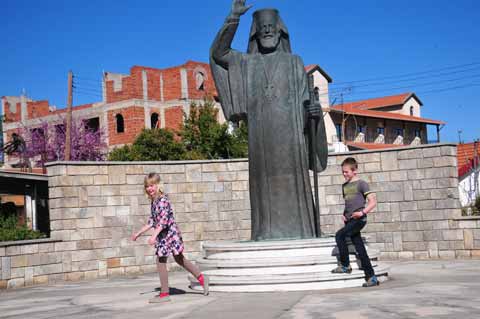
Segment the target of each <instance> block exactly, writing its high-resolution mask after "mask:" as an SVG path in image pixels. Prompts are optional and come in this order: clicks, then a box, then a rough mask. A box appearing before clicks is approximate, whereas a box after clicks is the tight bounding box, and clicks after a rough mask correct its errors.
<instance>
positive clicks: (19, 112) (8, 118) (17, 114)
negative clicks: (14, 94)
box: [3, 101, 22, 123]
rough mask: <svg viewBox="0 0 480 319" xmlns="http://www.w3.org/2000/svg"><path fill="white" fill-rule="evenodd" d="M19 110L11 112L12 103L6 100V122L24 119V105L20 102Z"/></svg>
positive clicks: (18, 104)
mask: <svg viewBox="0 0 480 319" xmlns="http://www.w3.org/2000/svg"><path fill="white" fill-rule="evenodd" d="M16 105H17V112H15V113H12V112H10V103H9V102H7V101H5V109H4V112H5V113H3V114H4V115H5V122H7V123H10V122H19V121H20V120H21V119H22V107H21V105H20V103H17V104H16Z"/></svg>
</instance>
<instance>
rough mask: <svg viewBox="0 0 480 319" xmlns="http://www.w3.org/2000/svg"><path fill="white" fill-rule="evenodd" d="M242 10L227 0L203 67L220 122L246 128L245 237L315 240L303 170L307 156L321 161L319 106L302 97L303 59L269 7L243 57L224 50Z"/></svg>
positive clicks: (320, 165) (260, 14)
mask: <svg viewBox="0 0 480 319" xmlns="http://www.w3.org/2000/svg"><path fill="white" fill-rule="evenodd" d="M250 7H251V6H246V5H245V0H234V1H233V4H232V10H231V13H230V15H229V16H228V17H227V19H226V21H225V23H224V25H223V26H222V28H221V29H220V31H219V33H218V35H217V37H216V38H215V40H214V42H213V44H212V47H211V52H210V65H211V68H212V72H213V76H214V80H215V84H216V87H217V91H218V94H219V98H220V103H221V105H222V108H223V111H224V113H225V117H226V118H227V119H229V120H230V121H234V122H236V121H238V120H240V119H244V120H246V121H247V123H248V138H249V141H248V144H249V146H248V152H249V174H250V175H249V176H250V202H251V209H252V239H253V240H268V239H287V238H312V237H315V236H317V235H319V234H318V233H317V234H316V231H315V229H316V228H317V227H316V225H315V220H316V218H315V217H318V216H315V215H314V201H313V198H312V187H311V185H310V177H309V171H308V170H309V168H310V169H313V166H314V164H313V163H315V161H312V159H316V163H317V169H318V170H319V171H322V170H324V169H325V168H326V162H327V143H326V136H325V125H324V123H323V117H322V116H321V114H322V113H321V108H320V105H319V104H318V103H313V101H311V99H310V97H309V90H308V84H307V75H306V72H305V68H304V65H303V62H302V60H301V58H300V57H299V56H297V55H294V54H292V53H291V48H290V37H289V33H288V30H287V28H286V26H285V24H284V23H283V21H282V20H281V18H280V16H279V14H278V11H277V10H276V9H263V10H259V11H256V12H255V13H254V14H253V24H252V27H251V30H250V37H249V43H248V50H247V53H241V52H238V51H235V50H233V49H232V48H231V43H232V41H233V38H234V35H235V32H236V30H237V27H238V24H239V20H240V16H242V15H243V14H245V12H247V11H248V9H249V8H250ZM310 119H314V123H315V125H313V126H311V127H310V132H311V133H312V132H313V134H308V133H309V132H308V130H309V128H308V127H309V126H308V123H310ZM312 136H314V138H315V139H316V142H315V145H312V148H311V150H312V151H311V156H310V158H309V155H308V151H307V145H309V143H310V142H311V141H310V140H311V139H312Z"/></svg>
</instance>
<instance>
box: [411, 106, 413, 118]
mask: <svg viewBox="0 0 480 319" xmlns="http://www.w3.org/2000/svg"><path fill="white" fill-rule="evenodd" d="M410 116H413V106H410Z"/></svg>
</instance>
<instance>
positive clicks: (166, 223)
mask: <svg viewBox="0 0 480 319" xmlns="http://www.w3.org/2000/svg"><path fill="white" fill-rule="evenodd" d="M148 224H149V225H150V226H151V227H153V228H158V227H160V228H162V231H161V232H160V233H159V234H158V236H157V241H156V243H155V254H156V255H157V256H159V257H166V256H169V255H171V254H173V255H180V254H181V253H182V252H183V249H184V246H183V240H182V234H181V233H180V230H179V229H178V226H177V223H175V218H174V217H173V210H172V206H171V204H170V201H169V200H168V197H167V196H166V195H162V196H159V197H157V198H155V199H154V200H153V201H152V207H151V216H150V218H149V219H148Z"/></svg>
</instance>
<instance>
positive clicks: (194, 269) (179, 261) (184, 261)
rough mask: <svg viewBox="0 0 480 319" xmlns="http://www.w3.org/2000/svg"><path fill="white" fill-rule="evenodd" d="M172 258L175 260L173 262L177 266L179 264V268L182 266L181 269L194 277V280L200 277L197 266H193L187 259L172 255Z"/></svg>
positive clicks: (181, 255)
mask: <svg viewBox="0 0 480 319" xmlns="http://www.w3.org/2000/svg"><path fill="white" fill-rule="evenodd" d="M173 258H174V259H175V261H176V262H177V264H179V265H180V266H182V267H183V268H185V269H186V270H187V271H188V272H190V273H191V274H192V275H193V276H195V278H198V276H200V275H201V273H200V269H198V267H197V266H195V265H194V264H192V263H191V262H190V260H188V259H187V258H185V256H183V254H180V255H173Z"/></svg>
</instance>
